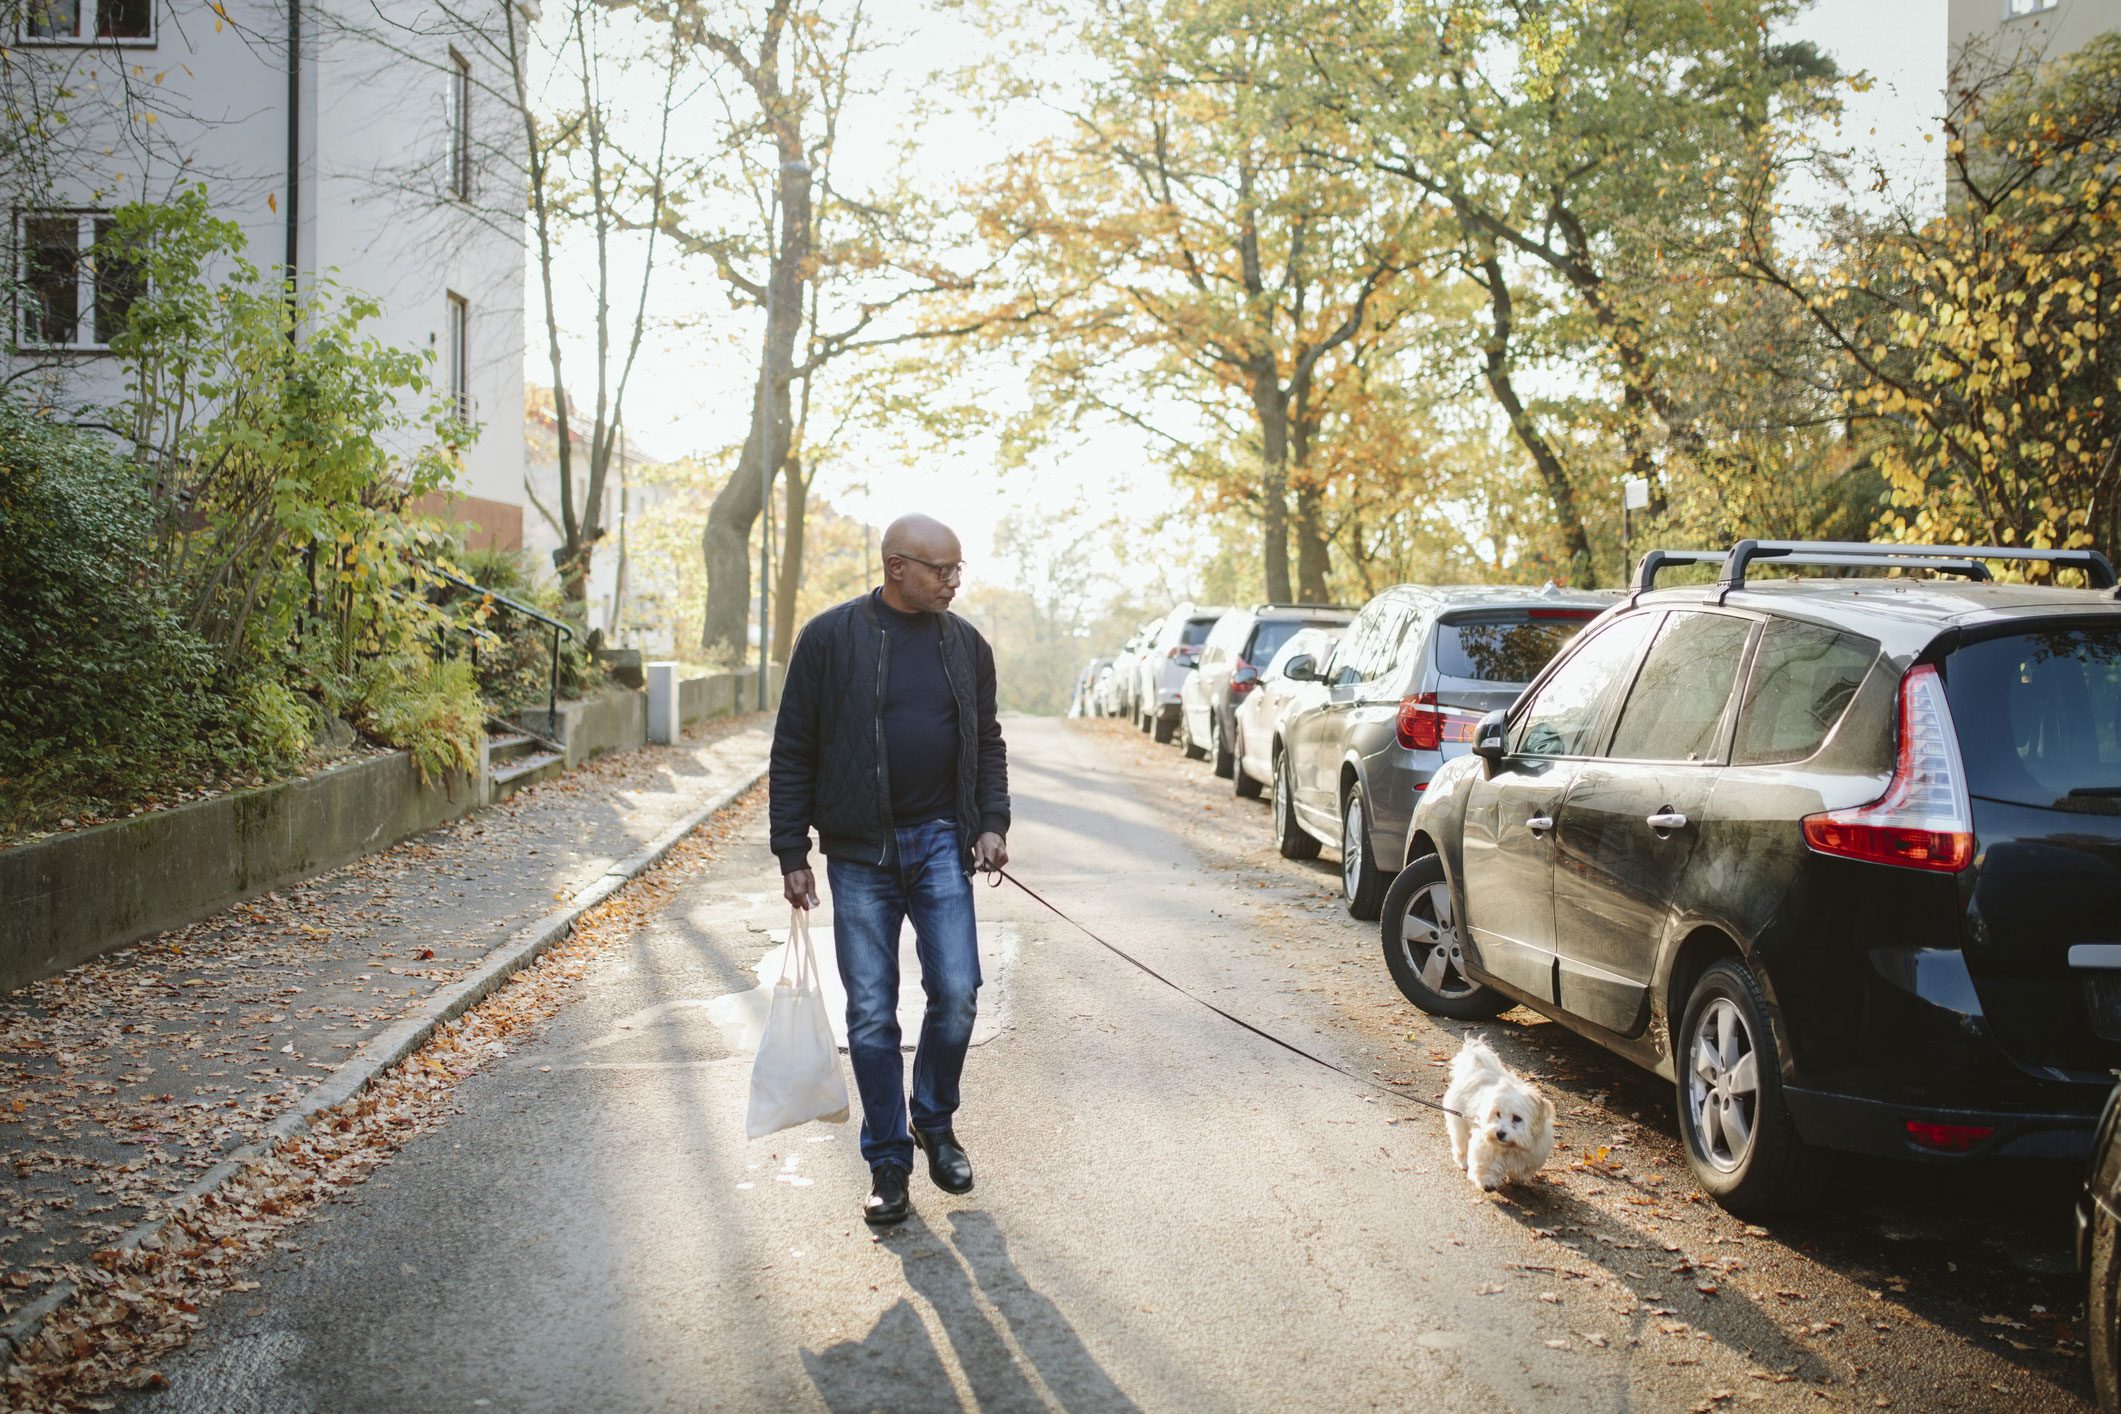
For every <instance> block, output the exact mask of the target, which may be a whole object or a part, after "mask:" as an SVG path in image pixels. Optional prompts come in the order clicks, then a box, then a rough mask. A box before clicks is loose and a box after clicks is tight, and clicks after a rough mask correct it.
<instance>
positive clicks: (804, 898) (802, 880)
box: [781, 869, 817, 908]
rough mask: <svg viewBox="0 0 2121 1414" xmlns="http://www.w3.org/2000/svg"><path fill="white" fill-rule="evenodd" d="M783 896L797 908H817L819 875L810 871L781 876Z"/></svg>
mask: <svg viewBox="0 0 2121 1414" xmlns="http://www.w3.org/2000/svg"><path fill="white" fill-rule="evenodd" d="M781 895H782V897H784V898H786V899H787V900H788V902H790V903H792V904H794V905H795V906H796V907H797V908H816V907H817V875H815V874H813V873H811V872H810V871H809V870H808V869H798V870H796V871H795V872H794V873H793V874H783V875H781Z"/></svg>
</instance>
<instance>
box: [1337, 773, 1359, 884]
mask: <svg viewBox="0 0 2121 1414" xmlns="http://www.w3.org/2000/svg"><path fill="white" fill-rule="evenodd" d="M1361 881H1362V797H1361V796H1359V795H1351V796H1349V797H1348V813H1347V814H1345V815H1343V816H1342V817H1341V820H1340V887H1341V889H1342V890H1343V891H1345V892H1346V894H1347V896H1348V897H1349V898H1354V897H1355V890H1356V888H1357V886H1358V885H1359V884H1360V883H1361Z"/></svg>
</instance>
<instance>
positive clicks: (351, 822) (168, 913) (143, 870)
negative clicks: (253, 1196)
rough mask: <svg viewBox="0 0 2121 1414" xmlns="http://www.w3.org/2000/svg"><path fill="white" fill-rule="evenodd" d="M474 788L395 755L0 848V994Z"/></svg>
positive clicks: (187, 918)
mask: <svg viewBox="0 0 2121 1414" xmlns="http://www.w3.org/2000/svg"><path fill="white" fill-rule="evenodd" d="M482 784H483V783H482V782H479V781H476V780H473V779H471V778H470V777H468V776H463V775H457V776H452V777H451V778H449V780H447V781H446V782H441V783H437V784H436V785H434V786H432V787H423V786H422V785H421V784H420V781H419V776H418V774H417V772H415V770H414V769H413V764H412V757H410V756H409V755H407V754H406V753H404V752H402V751H399V752H393V753H391V754H390V755H388V756H372V757H369V758H368V759H366V760H363V761H356V762H351V763H349V764H347V765H344V766H339V767H335V768H333V769H332V770H329V771H325V772H323V773H321V774H319V775H315V776H311V777H309V778H308V779H306V780H299V781H285V782H282V783H281V784H279V785H272V786H264V787H261V788H260V789H257V790H249V791H243V792H240V793H238V794H236V795H228V796H222V797H220V798H219V799H216V800H206V801H200V802H199V803H197V804H195V805H186V806H180V807H178V808H177V809H175V810H163V811H158V812H156V813H154V814H151V815H139V816H135V817H134V818H133V819H130V820H121V821H118V822H116V823H115V824H110V825H98V826H96V827H94V828H93V829H87V830H79V831H75V832H74V833H71V834H65V835H54V836H52V837H51V838H50V839H43V840H38V841H36V842H35V843H33V844H26V845H19V846H17V847H15V848H14V849H8V850H0V990H11V989H13V988H15V987H19V986H21V985H22V984H23V983H25V982H29V981H32V980H34V979H36V978H38V977H48V976H50V975H51V974H53V973H54V972H60V971H64V970H65V969H66V968H69V967H71V966H73V965H74V964H75V963H77V962H82V961H85V960H87V959H88V958H91V957H94V956H95V955H96V954H98V953H101V952H107V951H109V950H110V949H112V948H115V947H122V946H124V945H125V944H126V943H130V942H133V941H135V940H136V939H139V938H144V937H146V936H148V935H149V934H151V933H159V932H161V931H162V930H163V929H165V928H179V927H182V926H183V925H185V924H187V923H192V922H195V921H197V920H198V919H201V918H204V917H206V916H207V915H208V914H211V913H213V912H215V911H217V910H219V909H221V908H225V907H226V906H227V905H229V904H231V903H234V902H235V901H236V900H238V899H241V898H246V897H248V896H250V895H252V894H257V893H263V892H264V891H265V890H267V889H273V888H278V887H279V886H280V885H282V884H287V883H292V882H294V881H295V880H297V879H303V878H307V877H308V876H310V875H312V874H316V873H320V872H322V871H323V870H326V869H333V868H336V867H338V866H339V865H341V864H344V863H346V862H347V861H348V860H351V859H357V858H359V857H360V856H362V855H364V854H371V853H374V852H375V851H377V850H379V849H387V848H389V847H390V846H391V845H393V844H396V843H397V842H398V841H399V840H402V839H405V838H406V837H408V836H411V835H416V834H418V833H420V832H421V831H422V830H427V829H432V828H433V827H434V826H436V825H439V824H441V823H443V822H444V821H447V820H454V819H456V818H457V817H458V816H460V815H465V814H469V813H470V812H471V811H472V810H473V809H474V808H475V807H476V806H477V805H478V804H479V803H480V802H481V801H482V800H484V799H485V791H484V790H483V789H481V786H482Z"/></svg>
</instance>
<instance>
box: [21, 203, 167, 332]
mask: <svg viewBox="0 0 2121 1414" xmlns="http://www.w3.org/2000/svg"><path fill="white" fill-rule="evenodd" d="M15 252H16V296H15V314H16V318H15V338H16V341H17V342H18V343H19V344H20V345H21V346H22V347H24V348H61V349H101V348H108V347H109V346H110V341H111V339H112V338H113V337H114V336H115V335H116V334H117V333H118V331H119V330H121V329H123V328H124V327H125V320H126V316H127V315H128V314H130V313H131V311H132V307H133V303H134V301H136V300H138V299H139V298H140V297H141V296H142V295H144V294H145V293H147V272H146V270H145V269H144V268H143V267H142V265H141V263H140V262H139V261H138V260H135V259H132V258H129V257H128V256H127V254H126V253H125V250H124V248H123V247H122V246H121V245H120V243H119V238H118V223H117V222H116V221H114V220H113V219H112V218H111V217H110V216H108V215H99V214H97V213H96V212H92V211H88V212H77V211H31V212H25V213H23V214H22V216H21V217H20V218H19V220H18V222H17V224H16V228H15Z"/></svg>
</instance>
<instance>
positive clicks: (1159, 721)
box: [1149, 708, 1178, 746]
mask: <svg viewBox="0 0 2121 1414" xmlns="http://www.w3.org/2000/svg"><path fill="white" fill-rule="evenodd" d="M1149 721H1150V724H1151V727H1152V731H1151V735H1153V736H1154V737H1155V738H1156V744H1157V745H1158V746H1169V745H1170V744H1171V738H1172V737H1174V736H1176V735H1178V723H1176V722H1173V721H1167V720H1166V719H1165V717H1164V714H1163V713H1161V712H1159V711H1156V710H1155V709H1154V708H1151V709H1150V713H1149Z"/></svg>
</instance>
